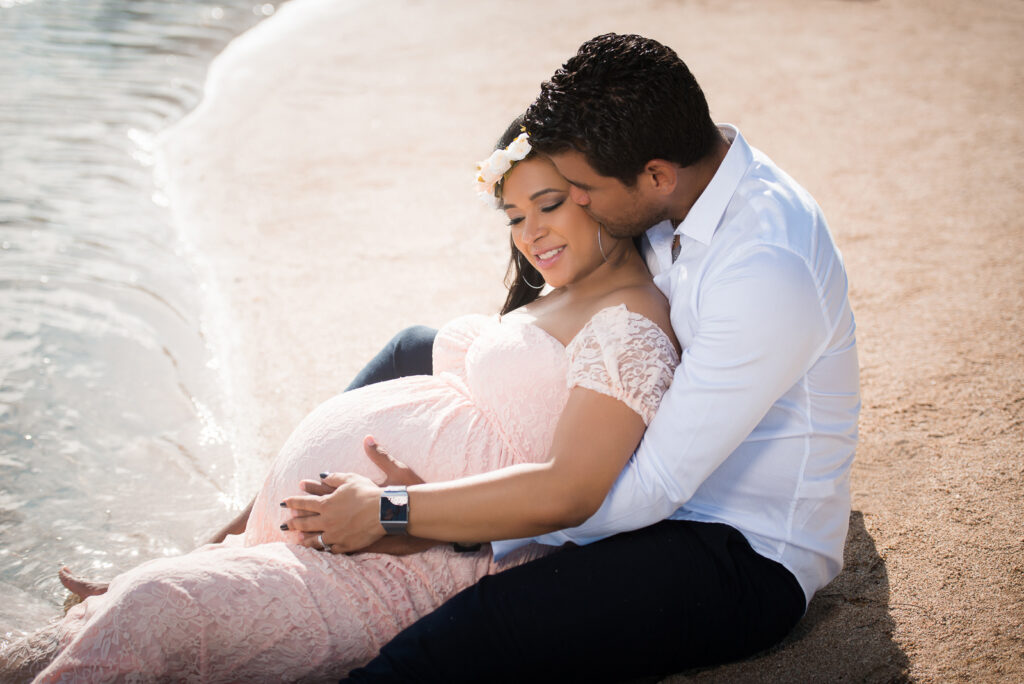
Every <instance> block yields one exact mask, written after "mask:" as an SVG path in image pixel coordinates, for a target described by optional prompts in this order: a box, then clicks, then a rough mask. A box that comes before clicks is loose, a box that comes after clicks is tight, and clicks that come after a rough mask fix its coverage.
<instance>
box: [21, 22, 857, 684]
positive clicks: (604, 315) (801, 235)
mask: <svg viewBox="0 0 1024 684" xmlns="http://www.w3.org/2000/svg"><path fill="white" fill-rule="evenodd" d="M477 184H478V189H479V191H480V192H481V194H482V195H483V196H484V197H485V198H487V199H488V200H489V201H491V202H492V203H493V204H494V205H495V206H496V207H498V208H499V210H500V211H501V212H502V213H503V215H504V217H505V218H506V220H507V222H508V225H509V234H510V246H511V259H510V265H509V271H508V277H507V282H508V283H509V293H508V298H507V300H506V302H505V305H504V306H503V307H502V310H501V312H500V314H498V315H494V316H484V315H473V316H465V317H461V318H458V319H456V320H454V321H452V322H451V323H449V324H447V325H446V326H444V327H442V328H441V329H440V330H438V331H432V330H427V329H424V328H410V329H408V330H406V331H403V332H402V333H400V334H399V335H398V336H397V337H396V338H395V339H394V340H392V342H391V343H389V345H388V346H387V347H385V349H384V350H382V352H381V353H380V354H379V355H378V356H377V357H376V358H375V359H374V360H373V361H372V362H371V363H370V365H368V366H367V367H366V369H364V371H363V372H362V373H361V374H360V375H359V376H358V377H357V379H356V381H355V382H354V383H353V386H351V387H350V388H349V390H348V391H346V392H344V393H342V394H340V395H338V396H336V397H334V398H332V399H330V400H328V401H327V402H325V403H324V404H322V405H321V406H319V407H318V408H317V409H315V410H314V411H313V412H312V413H311V414H310V415H309V416H307V417H306V418H305V419H304V420H303V422H302V423H301V424H300V425H299V426H298V428H297V429H296V430H295V432H294V433H293V434H292V435H291V437H290V438H289V440H288V441H287V443H286V444H285V446H284V447H283V448H282V450H281V452H280V454H279V455H278V457H277V459H276V460H275V462H274V463H273V465H272V468H271V472H270V474H269V476H268V477H267V480H266V483H265V484H264V486H263V488H262V490H261V491H260V492H259V494H258V495H257V497H256V499H255V501H254V502H253V504H252V505H251V506H250V509H249V510H248V511H247V512H246V514H244V515H243V516H242V518H241V519H240V520H238V521H237V522H236V524H235V525H234V526H233V527H232V528H231V531H234V532H237V533H239V535H238V536H233V537H231V538H229V539H228V540H227V541H226V542H224V543H220V544H213V545H207V546H204V547H202V548H201V549H199V550H197V551H195V552H193V553H191V554H188V555H186V556H182V557H177V558H165V559H157V560H153V561H150V562H148V563H145V564H143V565H141V566H139V567H138V568H136V569H134V570H131V571H129V572H126V573H124V574H123V575H120V576H118V577H117V578H115V579H114V580H113V582H111V584H110V586H109V589H108V590H106V591H105V593H99V592H90V593H97V595H95V596H91V597H89V598H87V599H86V600H85V601H84V602H83V603H82V604H80V605H79V606H76V607H74V608H72V609H71V611H69V613H68V615H67V616H66V617H65V618H64V619H63V620H62V621H61V622H60V623H58V624H57V625H56V626H55V627H54V628H52V629H51V630H50V632H49V641H48V642H47V640H46V639H36V641H35V643H36V644H44V646H42V647H41V648H43V650H46V653H45V654H43V655H40V656H39V658H40V662H42V663H48V666H47V667H46V668H45V670H43V672H42V673H41V674H40V675H39V676H38V678H37V679H36V681H38V682H58V681H121V680H125V681H135V680H136V679H138V680H146V679H152V680H157V681H160V680H172V681H178V680H182V681H210V682H213V681H331V680H336V679H337V678H338V677H347V678H348V680H349V681H358V682H364V681H365V682H398V681H403V682H420V681H438V682H452V681H516V682H518V681H532V680H541V681H543V680H549V679H550V680H560V681H617V680H622V679H630V678H636V677H639V676H649V675H664V674H669V673H672V672H676V671H679V670H681V669H685V668H688V667H694V666H700V665H711V664H715V663H721V662H726V661H729V660H735V659H738V658H743V657H746V656H748V655H751V654H753V653H756V652H757V651H759V650H762V649H764V648H766V647H768V646H771V645H772V644H774V643H777V642H778V641H779V640H780V639H782V638H783V637H784V636H785V635H786V634H787V633H788V632H789V630H790V629H791V628H792V627H793V625H794V624H796V622H797V621H798V620H799V619H800V617H801V615H802V614H803V613H804V611H805V609H806V606H807V603H808V602H809V601H810V599H811V597H812V596H813V595H814V592H815V591H817V590H818V589H820V588H821V587H823V586H824V585H825V584H826V583H828V582H829V581H830V580H831V579H832V578H833V577H835V576H836V574H837V573H838V572H839V570H840V568H841V566H842V554H843V545H844V540H845V537H846V531H847V524H848V517H849V512H850V497H849V474H850V465H851V461H852V459H853V454H854V447H855V443H856V434H857V414H858V411H859V393H858V367H857V356H856V345H855V338H854V321H853V315H852V313H851V310H850V306H849V302H848V299H847V280H846V274H845V270H844V268H843V264H842V260H841V257H840V256H839V253H838V251H837V249H836V247H835V245H834V243H833V241H832V238H831V236H830V234H829V231H828V228H827V226H826V223H825V220H824V217H823V216H822V213H821V211H820V209H819V208H818V206H817V205H816V204H815V202H814V200H813V199H812V198H811V197H810V195H808V193H807V192H806V191H805V190H804V189H803V188H801V187H800V186H799V185H797V184H796V183H795V182H794V181H793V180H792V179H791V178H790V177H789V176H787V175H786V174H785V173H784V172H783V171H781V170H780V169H779V168H778V167H776V166H775V165H774V164H773V163H772V162H771V160H770V159H768V158H767V157H766V156H765V155H763V154H762V153H761V152H759V151H757V150H756V149H754V148H752V147H750V146H749V145H748V144H747V142H746V141H745V140H744V139H743V137H742V136H741V135H740V133H739V131H738V130H737V129H736V128H734V127H732V126H728V125H717V126H716V125H715V124H714V123H713V122H712V120H711V118H710V115H709V111H708V106H707V103H706V101H705V99H704V95H703V93H702V91H701V89H700V87H699V86H698V84H697V82H696V81H695V80H694V78H693V76H692V75H691V73H690V72H689V70H688V69H687V67H686V65H685V64H684V63H683V62H682V61H681V60H680V59H679V58H678V57H677V55H676V54H675V53H674V52H673V51H672V50H671V49H669V48H667V47H665V46H663V45H661V44H659V43H657V42H655V41H653V40H649V39H646V38H642V37H639V36H631V35H616V34H608V35H603V36H598V37H597V38H594V39H592V40H590V41H587V42H586V43H584V44H583V45H582V46H581V47H580V49H579V51H578V53H577V54H576V55H575V56H574V57H572V58H571V59H570V60H569V61H568V62H566V64H565V65H564V66H563V67H562V68H560V69H559V70H558V71H557V72H556V73H555V74H554V76H552V78H551V79H550V80H549V81H547V82H545V83H544V84H542V86H541V93H540V95H539V96H538V98H537V100H536V101H535V102H534V103H533V104H531V105H530V107H529V108H528V110H527V111H526V114H525V115H524V116H522V117H520V118H519V119H517V120H516V121H514V122H513V123H512V125H510V126H509V128H508V130H507V131H506V132H505V134H504V135H503V136H502V137H501V139H500V140H499V141H498V144H497V146H496V150H495V151H494V153H493V154H492V155H491V156H490V157H489V158H488V159H487V160H485V161H484V162H482V163H481V164H480V167H479V173H478V177H477ZM400 376H401V377H400ZM366 435H373V436H374V438H375V439H370V438H368V439H366V440H365V442H364V440H363V438H364V436H366ZM378 443H379V444H380V445H381V446H378ZM368 457H369V458H368ZM382 470H383V471H384V473H385V475H386V477H387V480H386V481H385V483H384V484H383V485H379V484H377V483H378V482H380V481H381V475H380V473H381V471H382ZM318 474H319V477H317V475H318ZM488 542H489V544H488ZM47 649H48V650H47Z"/></svg>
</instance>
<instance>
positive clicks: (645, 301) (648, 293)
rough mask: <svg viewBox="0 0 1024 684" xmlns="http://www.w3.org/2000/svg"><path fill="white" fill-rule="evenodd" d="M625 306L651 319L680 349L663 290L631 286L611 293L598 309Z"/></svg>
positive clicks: (653, 287) (645, 286)
mask: <svg viewBox="0 0 1024 684" xmlns="http://www.w3.org/2000/svg"><path fill="white" fill-rule="evenodd" d="M620 304H622V305H625V307H626V308H627V309H628V310H629V311H632V312H633V313H635V314H640V315H641V316H643V317H644V318H647V319H650V320H651V321H652V322H654V323H655V324H656V325H657V326H658V327H659V328H661V329H662V331H663V332H664V333H665V334H666V335H668V338H669V339H670V340H672V344H673V345H675V347H676V349H677V350H678V349H679V343H678V342H677V341H676V336H675V333H673V332H672V321H671V319H670V317H669V307H668V299H666V298H665V295H663V294H662V293H661V290H659V289H658V288H657V286H655V285H654V283H650V284H642V285H630V286H627V287H621V288H618V289H616V290H613V291H612V292H609V293H608V294H606V295H605V296H604V297H602V298H601V301H600V302H599V304H598V307H597V308H598V309H606V308H608V307H610V306H618V305H620Z"/></svg>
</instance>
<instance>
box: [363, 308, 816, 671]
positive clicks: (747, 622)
mask: <svg viewBox="0 0 1024 684" xmlns="http://www.w3.org/2000/svg"><path fill="white" fill-rule="evenodd" d="M432 341H433V331H431V330H430V329H429V328H409V329H407V330H404V331H402V332H401V333H399V335H397V336H396V337H395V338H394V339H393V340H392V341H391V342H390V343H389V344H388V345H387V347H385V349H384V350H382V352H381V353H380V354H378V356H377V357H375V358H374V360H373V362H371V364H370V366H368V367H367V368H366V369H365V370H364V371H363V372H362V373H360V375H359V377H358V378H357V380H360V379H371V381H372V382H379V381H381V380H386V379H389V378H390V377H396V376H395V375H390V373H391V372H392V370H394V369H401V371H402V372H401V373H400V374H401V375H412V374H426V373H429V372H430V371H431V368H430V347H431V345H432ZM397 357H401V358H397ZM424 358H425V359H426V364H424V363H423V360H424ZM364 384H369V383H368V382H367V383H364ZM353 386H355V383H353ZM350 388H351V387H350ZM397 456H398V457H399V458H401V454H397ZM804 608H805V599H804V593H803V590H802V589H801V588H800V585H799V584H798V583H797V581H796V579H795V578H794V577H793V575H792V574H791V573H790V572H789V571H788V570H786V568H784V567H783V566H782V565H780V564H778V563H776V562H774V561H771V560H768V559H767V558H764V557H763V556H761V555H759V554H757V553H755V552H754V550H753V549H751V548H750V545H749V544H748V543H747V541H746V539H745V538H744V537H743V535H742V534H740V533H739V532H738V531H737V530H735V529H733V528H731V527H729V526H727V525H721V524H713V523H697V522H691V521H674V520H666V521H662V522H660V523H657V524H655V525H652V526H650V527H646V528H644V529H641V530H636V531H633V532H627V533H623V534H618V535H615V536H613V537H609V538H608V539H604V540H602V541H599V542H597V543H594V544H590V545H588V546H567V547H564V548H562V549H560V550H558V551H556V552H554V553H551V554H549V555H548V556H545V557H543V558H540V559H537V560H535V561H531V562H529V563H526V564H524V565H521V566H519V567H516V568H511V569H509V570H506V571H504V572H501V573H499V574H497V575H493V576H490V577H485V578H483V579H482V580H481V581H480V582H478V583H477V584H476V585H475V586H472V587H469V588H468V589H466V590H464V591H462V592H460V593H459V594H457V595H455V596H454V597H453V598H452V599H450V600H449V601H448V602H447V603H445V604H444V605H442V606H441V607H440V608H438V609H437V610H436V611H434V612H433V613H431V614H430V615H427V616H426V617H424V618H422V619H420V620H419V621H417V622H416V623H414V624H413V625H411V626H410V627H408V628H407V629H405V630H404V631H402V632H401V633H400V634H398V636H396V637H395V638H394V639H393V640H391V642H389V643H388V644H386V645H385V646H384V647H383V648H382V649H381V651H380V653H379V655H378V656H377V657H376V658H374V659H373V660H372V661H371V662H370V663H368V664H367V665H366V666H365V667H362V668H359V669H357V670H354V671H352V672H351V673H350V674H349V679H347V680H344V681H348V682H525V681H549V680H550V681H559V682H613V681H623V680H631V679H636V678H638V677H647V676H650V677H657V676H663V675H667V674H671V673H673V672H678V671H680V670H684V669H687V668H691V667H697V666H706V665H715V664H719V663H724V662H728V661H732V660H737V659H740V658H744V657H746V656H749V655H752V654H754V653H757V652H758V651H761V650H763V649H765V648H767V647H769V646H771V645H773V644H775V643H777V642H778V641H780V640H781V639H782V638H783V637H784V636H785V635H786V634H787V633H788V632H789V631H790V630H791V629H792V628H793V626H794V625H795V624H796V623H797V621H798V620H799V619H800V617H801V615H803V612H804Z"/></svg>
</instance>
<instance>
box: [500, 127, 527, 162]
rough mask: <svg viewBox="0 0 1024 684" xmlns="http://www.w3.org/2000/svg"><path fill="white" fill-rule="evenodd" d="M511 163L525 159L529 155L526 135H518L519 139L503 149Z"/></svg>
mask: <svg viewBox="0 0 1024 684" xmlns="http://www.w3.org/2000/svg"><path fill="white" fill-rule="evenodd" d="M505 150H506V151H507V152H508V154H509V157H510V158H511V159H512V160H513V161H519V160H520V159H525V158H526V155H528V154H530V139H529V136H527V135H526V133H520V134H519V137H517V138H516V139H515V140H513V141H512V144H511V145H509V146H508V147H506V148H505Z"/></svg>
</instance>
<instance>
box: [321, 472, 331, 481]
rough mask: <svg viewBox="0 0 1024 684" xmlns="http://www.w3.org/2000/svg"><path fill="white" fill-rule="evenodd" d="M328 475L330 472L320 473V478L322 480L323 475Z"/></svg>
mask: <svg viewBox="0 0 1024 684" xmlns="http://www.w3.org/2000/svg"><path fill="white" fill-rule="evenodd" d="M328 475H330V473H320V479H321V480H322V479H324V478H325V477H327V476H328Z"/></svg>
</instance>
